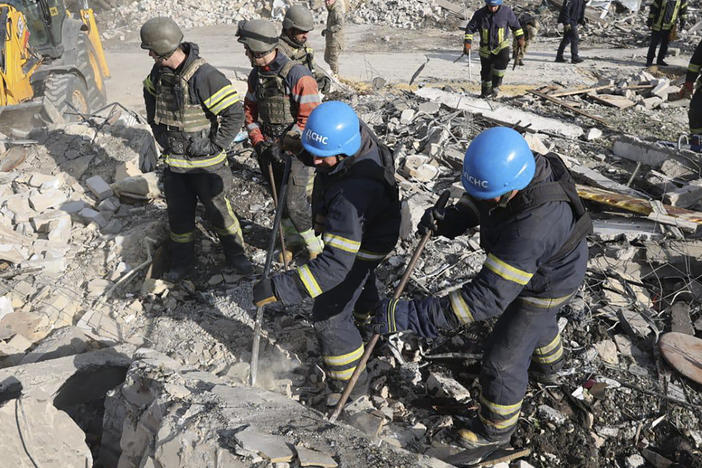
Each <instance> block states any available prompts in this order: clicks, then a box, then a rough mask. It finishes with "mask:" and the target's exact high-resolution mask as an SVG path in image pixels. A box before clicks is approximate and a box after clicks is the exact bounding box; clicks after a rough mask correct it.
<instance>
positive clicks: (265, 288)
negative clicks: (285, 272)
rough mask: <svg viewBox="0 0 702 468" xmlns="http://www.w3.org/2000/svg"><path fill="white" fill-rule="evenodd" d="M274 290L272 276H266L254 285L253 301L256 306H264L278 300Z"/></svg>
mask: <svg viewBox="0 0 702 468" xmlns="http://www.w3.org/2000/svg"><path fill="white" fill-rule="evenodd" d="M277 301H278V298H277V297H275V292H274V291H273V281H271V279H270V278H265V279H262V280H261V281H259V282H258V283H256V284H255V285H254V287H253V303H254V305H255V306H256V307H263V306H264V305H266V304H270V303H271V302H277Z"/></svg>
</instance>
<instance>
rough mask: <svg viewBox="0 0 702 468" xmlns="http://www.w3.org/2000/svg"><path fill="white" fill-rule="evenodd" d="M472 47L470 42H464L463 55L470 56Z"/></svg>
mask: <svg viewBox="0 0 702 468" xmlns="http://www.w3.org/2000/svg"><path fill="white" fill-rule="evenodd" d="M470 47H471V43H470V42H464V43H463V53H465V54H468V52H470Z"/></svg>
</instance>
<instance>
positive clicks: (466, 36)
mask: <svg viewBox="0 0 702 468" xmlns="http://www.w3.org/2000/svg"><path fill="white" fill-rule="evenodd" d="M463 39H464V40H466V41H472V40H473V34H466V35H465V36H463Z"/></svg>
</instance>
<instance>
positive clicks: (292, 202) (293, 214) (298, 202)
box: [256, 156, 314, 232]
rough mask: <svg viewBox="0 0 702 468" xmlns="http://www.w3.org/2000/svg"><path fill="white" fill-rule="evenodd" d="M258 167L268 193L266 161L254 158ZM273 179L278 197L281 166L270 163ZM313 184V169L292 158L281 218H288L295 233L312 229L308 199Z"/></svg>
mask: <svg viewBox="0 0 702 468" xmlns="http://www.w3.org/2000/svg"><path fill="white" fill-rule="evenodd" d="M256 161H257V162H258V167H259V169H260V170H261V174H262V175H263V179H264V180H265V181H266V182H268V183H267V184H266V186H268V190H269V191H270V176H269V172H268V164H269V163H271V161H269V160H268V159H265V158H262V157H260V156H256ZM272 164H273V178H274V179H275V185H276V190H277V191H278V196H280V190H278V188H279V187H280V184H281V182H282V179H283V164H282V163H277V162H272ZM313 182H314V168H313V167H310V166H306V165H305V164H304V163H302V161H300V160H299V159H297V158H293V160H292V166H291V168H290V179H289V181H288V195H287V198H286V200H285V211H284V212H283V216H284V217H286V218H290V221H292V223H293V225H294V226H295V229H297V232H304V231H307V230H309V229H312V205H311V204H310V197H311V195H312V183H313Z"/></svg>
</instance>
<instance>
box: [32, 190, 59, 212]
mask: <svg viewBox="0 0 702 468" xmlns="http://www.w3.org/2000/svg"><path fill="white" fill-rule="evenodd" d="M66 200H68V197H67V196H66V194H65V193H63V192H62V191H61V190H52V191H49V192H44V193H42V192H38V191H35V192H33V193H30V195H29V204H30V205H31V206H32V208H34V209H35V210H36V211H38V212H39V213H43V212H44V211H46V210H48V209H49V208H53V207H57V206H61V204H62V203H63V202H65V201H66Z"/></svg>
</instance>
